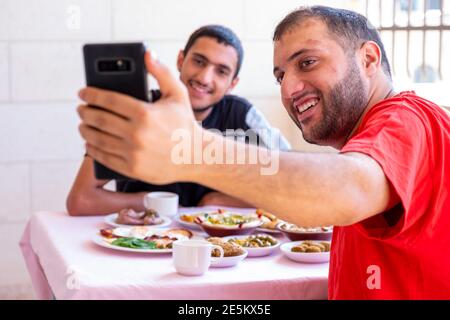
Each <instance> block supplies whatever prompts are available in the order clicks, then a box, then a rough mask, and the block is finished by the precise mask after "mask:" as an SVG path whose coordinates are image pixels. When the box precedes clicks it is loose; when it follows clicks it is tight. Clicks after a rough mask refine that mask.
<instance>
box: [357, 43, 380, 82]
mask: <svg viewBox="0 0 450 320" xmlns="http://www.w3.org/2000/svg"><path fill="white" fill-rule="evenodd" d="M360 52H361V58H362V62H363V70H364V73H365V74H366V75H367V76H369V77H370V76H372V75H374V74H375V73H376V72H377V71H378V69H380V68H381V59H382V53H381V49H380V47H379V46H378V44H376V42H374V41H367V42H365V43H364V44H363V45H362V47H361V50H360Z"/></svg>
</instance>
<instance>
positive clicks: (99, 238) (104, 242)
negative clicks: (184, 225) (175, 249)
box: [92, 226, 204, 253]
mask: <svg viewBox="0 0 450 320" xmlns="http://www.w3.org/2000/svg"><path fill="white" fill-rule="evenodd" d="M119 228H120V229H121V232H126V229H148V232H151V234H157V235H158V234H161V233H164V232H166V231H167V230H171V229H176V228H162V229H154V228H150V227H147V226H144V227H141V226H133V227H130V226H128V227H119ZM144 233H145V232H144ZM124 236H126V235H124ZM145 236H149V234H147V235H145ZM138 238H141V237H138ZM142 238H143V237H142ZM182 238H185V239H187V237H182ZM191 239H192V240H200V239H201V240H203V239H204V238H203V237H201V236H199V235H198V234H195V233H194V234H193V235H192V237H191ZM92 241H93V242H94V243H96V244H98V245H99V246H102V247H104V248H108V249H113V250H118V251H128V252H137V253H171V252H172V249H134V248H126V247H120V246H115V245H112V244H110V243H109V242H108V240H107V239H106V238H105V237H103V236H102V235H101V234H100V233H97V234H96V235H95V236H94V237H93V238H92Z"/></svg>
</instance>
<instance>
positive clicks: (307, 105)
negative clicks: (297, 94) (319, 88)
mask: <svg viewBox="0 0 450 320" xmlns="http://www.w3.org/2000/svg"><path fill="white" fill-rule="evenodd" d="M318 102H319V99H313V100H309V101H308V102H305V103H303V104H301V105H299V106H297V111H298V112H300V113H302V112H305V111H306V110H308V109H309V108H311V107H314V106H315V105H316V104H317V103H318Z"/></svg>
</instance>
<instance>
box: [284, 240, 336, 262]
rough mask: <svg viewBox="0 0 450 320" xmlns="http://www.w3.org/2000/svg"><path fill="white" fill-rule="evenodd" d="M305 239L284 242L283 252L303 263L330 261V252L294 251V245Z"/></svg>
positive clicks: (293, 259)
mask: <svg viewBox="0 0 450 320" xmlns="http://www.w3.org/2000/svg"><path fill="white" fill-rule="evenodd" d="M302 242H303V241H294V242H286V243H283V244H282V245H281V247H280V249H281V252H282V253H283V254H284V255H285V256H286V257H287V258H288V259H290V260H292V261H295V262H301V263H325V262H328V261H330V252H292V251H291V249H292V247H294V246H296V245H298V244H300V243H302Z"/></svg>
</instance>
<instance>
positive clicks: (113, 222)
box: [104, 213, 172, 228]
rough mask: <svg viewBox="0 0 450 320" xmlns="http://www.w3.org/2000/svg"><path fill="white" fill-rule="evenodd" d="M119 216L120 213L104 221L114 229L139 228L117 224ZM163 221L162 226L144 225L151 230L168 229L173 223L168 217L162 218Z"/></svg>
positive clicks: (111, 215)
mask: <svg viewBox="0 0 450 320" xmlns="http://www.w3.org/2000/svg"><path fill="white" fill-rule="evenodd" d="M118 216H119V214H118V213H112V214H109V215H107V216H106V217H105V219H104V221H105V223H106V224H108V225H110V226H112V227H137V226H138V225H130V224H120V223H116V220H117V217H118ZM161 219H162V220H163V222H162V223H160V224H149V225H143V226H145V227H149V228H162V227H167V226H168V225H170V224H171V223H172V220H171V219H170V218H168V217H161Z"/></svg>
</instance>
